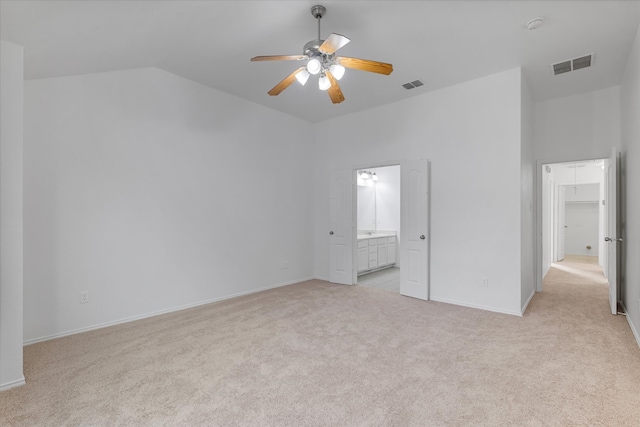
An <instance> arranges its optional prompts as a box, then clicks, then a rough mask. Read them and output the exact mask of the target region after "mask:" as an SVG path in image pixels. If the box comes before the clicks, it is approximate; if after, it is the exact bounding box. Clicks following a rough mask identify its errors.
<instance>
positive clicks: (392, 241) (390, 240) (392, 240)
mask: <svg viewBox="0 0 640 427" xmlns="http://www.w3.org/2000/svg"><path fill="white" fill-rule="evenodd" d="M395 242H396V236H391V237H387V243H395ZM358 247H360V246H358Z"/></svg>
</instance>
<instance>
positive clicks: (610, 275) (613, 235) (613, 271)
mask: <svg viewBox="0 0 640 427" xmlns="http://www.w3.org/2000/svg"><path fill="white" fill-rule="evenodd" d="M605 200H606V203H607V237H605V238H604V240H605V241H606V242H607V246H608V256H607V281H608V282H609V305H610V306H611V314H618V244H619V243H620V242H622V236H620V235H619V230H618V220H617V219H618V151H617V150H616V149H615V148H613V150H612V151H611V157H610V158H609V167H608V169H607V193H606V198H605Z"/></svg>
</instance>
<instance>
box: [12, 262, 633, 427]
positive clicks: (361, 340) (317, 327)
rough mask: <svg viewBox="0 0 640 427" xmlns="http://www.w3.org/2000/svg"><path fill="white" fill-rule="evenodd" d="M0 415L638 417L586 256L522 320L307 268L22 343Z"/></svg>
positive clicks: (479, 421) (129, 419) (304, 421)
mask: <svg viewBox="0 0 640 427" xmlns="http://www.w3.org/2000/svg"><path fill="white" fill-rule="evenodd" d="M25 375H26V379H27V385H26V386H24V387H21V388H16V389H12V390H9V391H7V392H4V393H0V425H2V426H14V425H16V426H45V425H46V426H62V425H65V426H68V425H72V426H75V425H78V426H79V425H92V426H94V425H99V426H113V425H154V426H155V425H220V426H233V425H255V426H306V425H321V426H327V425H332V426H404V425H411V426H414V425H415V426H432V425H433V426H443V425H447V426H464V425H474V426H477V425H486V426H540V425H556V426H561V425H562V426H566V425H606V426H611V425H615V426H637V425H638V420H640V349H639V348H638V344H637V343H636V342H635V340H634V338H633V335H632V333H631V331H630V329H629V326H628V324H627V322H626V320H625V318H624V317H623V316H612V315H611V314H609V312H608V303H607V288H606V285H605V284H604V279H603V278H602V274H601V273H600V272H599V270H598V267H597V266H586V267H585V266H584V265H582V264H578V263H572V262H570V261H567V262H564V263H559V264H555V265H554V267H553V268H552V269H551V271H550V272H549V274H548V276H547V278H546V280H545V287H544V292H542V293H540V294H537V295H536V296H535V297H534V298H533V300H532V302H531V304H530V306H529V309H528V310H527V312H526V314H525V316H524V317H522V318H519V317H515V316H509V315H503V314H496V313H490V312H486V311H481V310H475V309H470V308H464V307H457V306H453V305H448V304H443V303H436V302H431V301H419V300H415V299H411V298H407V297H403V296H400V295H398V294H395V293H392V292H388V291H384V290H379V289H371V288H365V287H360V286H352V287H349V286H341V285H332V284H329V283H327V282H322V281H309V282H304V283H299V284H295V285H291V286H286V287H283V288H279V289H273V290H269V291H265V292H261V293H257V294H253V295H249V296H245V297H240V298H236V299H233V300H229V301H225V302H221V303H216V304H211V305H207V306H202V307H199V308H195V309H190V310H185V311H182V312H177V313H172V314H168V315H163V316H159V317H155V318H150V319H145V320H142V321H137V322H132V323H128V324H123V325H119V326H115V327H110V328H105V329H101V330H97V331H93V332H88V333H84V334H79V335H75V336H70V337H66V338H61V339H56V340H52V341H48V342H43V343H39V344H34V345H31V346H28V347H26V348H25Z"/></svg>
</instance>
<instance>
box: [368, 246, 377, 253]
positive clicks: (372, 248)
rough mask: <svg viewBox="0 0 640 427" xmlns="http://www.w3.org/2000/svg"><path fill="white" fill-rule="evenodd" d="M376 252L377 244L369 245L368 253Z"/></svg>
mask: <svg viewBox="0 0 640 427" xmlns="http://www.w3.org/2000/svg"><path fill="white" fill-rule="evenodd" d="M377 252H378V247H377V246H369V253H377Z"/></svg>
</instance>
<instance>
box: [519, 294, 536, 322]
mask: <svg viewBox="0 0 640 427" xmlns="http://www.w3.org/2000/svg"><path fill="white" fill-rule="evenodd" d="M535 294H536V291H535V289H534V290H533V291H531V295H529V298H527V301H526V302H525V303H524V305H523V306H522V310H521V313H520V316H524V312H525V311H527V307H529V303H530V302H531V300H532V299H533V296H534V295H535Z"/></svg>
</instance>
